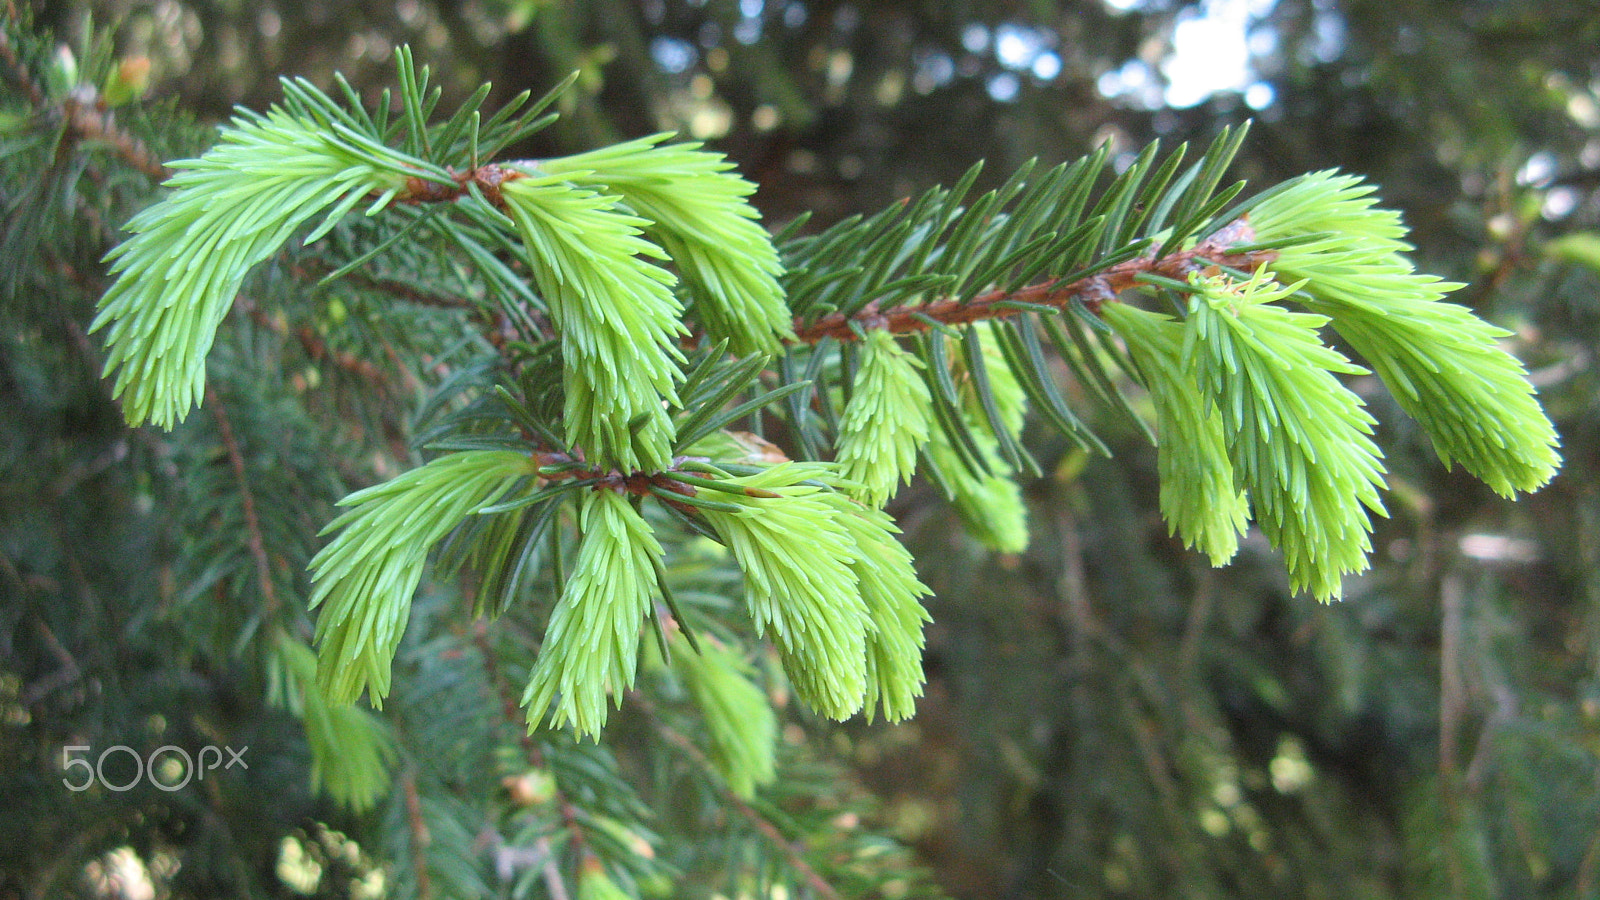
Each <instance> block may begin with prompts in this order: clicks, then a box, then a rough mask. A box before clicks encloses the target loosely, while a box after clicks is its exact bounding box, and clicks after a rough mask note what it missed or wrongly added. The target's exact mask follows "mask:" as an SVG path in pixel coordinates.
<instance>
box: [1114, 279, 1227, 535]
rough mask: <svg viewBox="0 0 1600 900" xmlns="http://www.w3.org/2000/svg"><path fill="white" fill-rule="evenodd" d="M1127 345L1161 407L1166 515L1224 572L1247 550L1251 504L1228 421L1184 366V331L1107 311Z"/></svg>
mask: <svg viewBox="0 0 1600 900" xmlns="http://www.w3.org/2000/svg"><path fill="white" fill-rule="evenodd" d="M1100 312H1101V315H1102V316H1103V317H1104V318H1105V320H1106V322H1107V323H1108V324H1110V325H1111V327H1112V328H1114V329H1116V331H1117V333H1118V334H1120V335H1121V336H1122V339H1123V341H1124V342H1125V343H1126V344H1127V347H1128V352H1129V354H1130V355H1131V356H1132V357H1133V360H1134V362H1135V364H1137V365H1138V366H1139V369H1140V371H1141V372H1142V373H1143V376H1144V384H1145V387H1146V388H1147V389H1148V390H1149V392H1150V400H1151V403H1152V404H1153V405H1154V406H1155V412H1156V432H1157V434H1158V435H1159V442H1158V443H1157V445H1156V466H1157V470H1158V474H1159V475H1160V481H1161V515H1162V517H1163V518H1165V519H1166V520H1167V527H1168V529H1169V533H1172V534H1177V535H1179V536H1180V537H1182V539H1183V542H1184V546H1187V547H1192V548H1195V549H1197V550H1199V551H1200V552H1202V553H1204V554H1206V556H1207V557H1209V558H1210V559H1211V564H1212V565H1214V566H1220V565H1222V564H1223V563H1226V562H1227V561H1228V560H1230V559H1232V558H1233V555H1234V553H1236V552H1237V551H1238V549H1239V535H1240V534H1241V533H1242V532H1243V531H1244V530H1245V528H1246V527H1247V526H1248V524H1249V520H1250V503H1249V500H1248V499H1247V498H1246V496H1245V494H1244V493H1243V492H1242V491H1240V490H1239V488H1238V486H1237V485H1236V484H1235V482H1234V478H1233V466H1232V464H1231V463H1230V462H1229V461H1228V446H1227V441H1226V439H1225V437H1224V435H1223V426H1222V418H1221V416H1219V415H1218V414H1217V411H1216V409H1215V408H1214V407H1213V406H1212V404H1211V401H1210V400H1208V399H1207V398H1205V397H1204V396H1202V395H1201V393H1200V389H1199V385H1198V384H1197V383H1196V382H1195V379H1194V376H1193V374H1192V373H1191V372H1189V370H1188V369H1187V368H1186V367H1185V365H1184V359H1183V342H1184V327H1183V324H1182V323H1181V322H1177V321H1175V320H1174V319H1173V318H1172V317H1171V316H1166V315H1162V314H1160V313H1153V312H1147V311H1145V310H1142V309H1138V308H1136V307H1133V306H1129V305H1128V304H1126V303H1108V304H1106V305H1105V306H1104V307H1102V308H1101V311H1100Z"/></svg>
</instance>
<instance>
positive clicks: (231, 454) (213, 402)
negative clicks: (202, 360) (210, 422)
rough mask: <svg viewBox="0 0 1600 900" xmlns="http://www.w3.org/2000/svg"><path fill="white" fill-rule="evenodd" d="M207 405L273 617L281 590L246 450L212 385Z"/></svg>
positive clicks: (247, 539)
mask: <svg viewBox="0 0 1600 900" xmlns="http://www.w3.org/2000/svg"><path fill="white" fill-rule="evenodd" d="M206 404H207V406H209V407H210V409H211V415H212V417H213V418H215V419H216V420H217V431H218V432H219V433H220V434H221V435H222V446H223V448H224V449H225V450H226V451H227V454H228V464H229V465H230V466H232V467H233V477H234V480H235V481H237V482H238V487H239V501H240V503H242V504H243V505H244V528H245V540H246V542H247V543H248V545H249V547H250V558H251V559H252V560H254V561H255V566H256V581H257V582H258V583H259V584H260V586H261V596H262V598H263V599H265V600H266V613H267V615H269V616H270V615H272V613H274V612H275V611H276V610H277V609H278V590H277V588H276V587H275V586H274V585H273V583H272V565H271V561H270V560H269V559H268V558H267V545H266V541H265V540H264V539H263V538H262V536H261V520H260V519H259V518H258V517H257V516H256V495H255V493H254V492H253V491H251V490H250V477H249V474H248V473H247V472H246V471H245V467H244V453H242V452H241V451H240V449H239V441H238V440H237V439H236V438H235V437H234V434H233V423H232V422H230V421H229V420H228V411H227V410H226V409H224V408H223V405H222V398H221V397H220V396H218V394H217V389H216V388H214V387H211V386H210V385H207V386H206Z"/></svg>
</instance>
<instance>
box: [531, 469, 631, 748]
mask: <svg viewBox="0 0 1600 900" xmlns="http://www.w3.org/2000/svg"><path fill="white" fill-rule="evenodd" d="M578 530H579V532H581V533H582V535H583V543H582V545H581V546H580V549H579V550H578V559H577V562H576V563H574V564H573V569H572V573H571V575H569V576H568V578H567V583H566V584H565V585H563V586H562V589H561V599H560V600H559V601H557V602H556V608H555V612H553V613H552V614H551V616H550V625H549V627H547V628H546V629H545V635H544V643H543V645H542V646H541V647H540V649H539V659H538V661H537V662H536V663H534V666H533V674H532V676H531V677H530V678H529V680H528V688H527V690H526V691H525V692H524V693H523V695H522V705H523V706H524V707H526V708H527V710H528V729H529V731H532V730H533V729H535V728H537V727H538V725H539V722H540V721H541V720H542V719H544V717H545V714H546V712H547V711H548V712H549V716H550V721H551V723H552V724H554V725H556V726H557V727H559V726H561V725H565V724H567V723H569V722H570V723H571V724H572V728H573V731H575V732H577V734H578V736H579V737H582V736H584V735H591V736H596V737H598V735H599V733H600V729H601V728H602V727H604V726H605V723H606V696H607V695H608V694H611V695H614V696H615V698H616V702H617V704H618V705H619V706H620V705H621V703H622V694H623V692H624V691H626V690H627V689H629V688H631V687H633V681H634V675H635V673H636V672H637V670H638V664H639V629H640V626H641V625H643V623H644V619H645V616H647V615H649V613H650V603H651V600H652V599H653V598H654V597H655V595H656V593H657V592H658V591H659V590H660V585H659V584H658V583H657V581H656V561H657V560H659V559H660V558H661V553H662V551H661V545H660V544H659V543H657V541H656V538H655V534H654V533H653V532H652V531H651V529H650V525H649V524H648V523H647V522H645V520H644V517H642V516H640V515H639V513H638V511H637V510H635V509H634V508H633V506H632V505H631V504H630V503H629V501H628V499H627V498H626V497H624V496H623V495H621V494H618V493H615V492H613V491H609V490H598V491H585V492H584V493H583V494H582V495H581V498H580V500H579V501H578ZM552 702H553V705H552Z"/></svg>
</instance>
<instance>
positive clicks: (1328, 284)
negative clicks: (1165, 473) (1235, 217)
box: [1250, 172, 1561, 497]
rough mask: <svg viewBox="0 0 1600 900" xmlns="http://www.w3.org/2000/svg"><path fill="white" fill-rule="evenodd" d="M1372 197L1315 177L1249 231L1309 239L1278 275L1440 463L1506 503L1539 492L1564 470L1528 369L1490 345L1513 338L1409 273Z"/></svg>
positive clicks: (1401, 245)
mask: <svg viewBox="0 0 1600 900" xmlns="http://www.w3.org/2000/svg"><path fill="white" fill-rule="evenodd" d="M1372 191H1373V188H1372V186H1371V185H1367V184H1363V183H1362V182H1361V181H1360V180H1359V179H1357V178H1355V177H1353V176H1349V175H1337V174H1335V173H1333V172H1317V173H1313V174H1311V175H1307V176H1304V177H1303V178H1300V179H1299V180H1297V181H1296V182H1295V183H1294V184H1293V185H1292V186H1291V187H1289V188H1288V189H1286V190H1283V191H1281V192H1279V193H1277V194H1275V195H1274V196H1271V197H1269V198H1267V199H1266V200H1264V201H1263V202H1262V203H1260V204H1259V205H1257V206H1256V208H1255V209H1254V210H1253V211H1252V212H1251V215H1250V220H1251V224H1252V225H1253V226H1254V227H1255V229H1256V235H1257V238H1258V239H1259V240H1263V241H1266V240H1277V239H1281V238H1285V237H1296V236H1302V235H1303V236H1314V237H1313V239H1312V240H1310V241H1307V242H1302V243H1298V244H1294V245H1292V246H1288V247H1285V248H1284V249H1283V250H1282V251H1281V252H1280V254H1279V256H1278V260H1277V261H1276V262H1275V263H1274V264H1273V268H1274V269H1275V270H1276V271H1277V272H1278V274H1279V276H1280V277H1282V278H1284V279H1307V284H1306V285H1305V287H1304V289H1303V294H1302V295H1301V296H1299V297H1297V298H1296V299H1301V300H1303V301H1304V302H1306V305H1307V306H1308V307H1310V308H1311V309H1313V310H1315V311H1316V312H1319V313H1322V314H1324V315H1327V316H1328V317H1329V318H1330V319H1332V321H1333V327H1334V329H1335V330H1337V331H1338V332H1339V334H1340V335H1341V336H1342V337H1343V338H1344V339H1345V340H1347V341H1349V342H1350V345H1351V346H1352V347H1353V348H1355V350H1356V352H1357V353H1359V354H1361V356H1362V357H1363V358H1364V359H1365V360H1366V361H1367V362H1368V364H1370V365H1371V366H1372V368H1373V370H1374V371H1376V372H1377V374H1378V376H1379V377H1380V378H1382V379H1383V381H1384V383H1385V384H1387V385H1388V386H1389V390H1390V391H1391V392H1392V393H1393V394H1394V397H1395V399H1396V400H1397V401H1398V402H1399V403H1400V406H1401V408H1402V409H1404V410H1405V411H1406V412H1407V413H1409V414H1410V415H1411V416H1412V417H1414V418H1415V419H1416V420H1417V421H1418V422H1420V423H1421V424H1422V426H1423V428H1425V429H1426V430H1427V431H1428V434H1429V436H1430V437H1432V439H1433V446H1434V449H1435V450H1436V451H1437V452H1438V454H1439V457H1440V459H1442V460H1443V461H1444V463H1445V465H1446V466H1449V465H1450V464H1451V462H1452V461H1455V460H1459V461H1460V462H1461V464H1462V465H1463V466H1465V467H1466V469H1467V471H1469V472H1471V473H1472V474H1473V475H1475V476H1477V477H1478V478H1480V479H1482V480H1483V482H1484V483H1485V484H1487V485H1489V487H1491V488H1493V489H1494V490H1495V492H1496V493H1499V494H1500V495H1502V496H1507V497H1509V496H1511V495H1512V494H1514V493H1515V492H1516V491H1519V490H1521V491H1532V490H1535V489H1537V488H1538V487H1540V486H1541V485H1543V484H1545V483H1546V482H1547V481H1549V480H1550V478H1551V477H1552V476H1554V475H1555V470H1556V468H1557V467H1558V466H1560V464H1561V457H1560V454H1559V453H1558V452H1557V450H1556V448H1557V446H1558V445H1559V439H1558V438H1557V436H1556V433H1555V428H1554V426H1552V425H1551V424H1550V420H1549V418H1548V417H1547V416H1546V415H1545V414H1544V410H1542V409H1541V408H1540V407H1539V403H1538V401H1537V400H1536V399H1535V397H1534V391H1533V385H1532V384H1530V383H1529V382H1528V378H1527V371H1526V370H1525V369H1524V368H1523V366H1522V364H1521V363H1520V362H1518V361H1517V359H1516V358H1515V357H1513V356H1511V355H1510V354H1509V353H1506V352H1505V351H1504V350H1502V349H1500V347H1499V346H1498V345H1497V343H1496V341H1497V340H1498V339H1499V338H1502V337H1505V336H1507V335H1508V334H1510V332H1508V331H1505V330H1503V329H1500V328H1496V327H1495V326H1493V325H1490V324H1489V323H1487V322H1485V321H1483V320H1482V319H1479V318H1478V317H1477V316H1475V315H1473V314H1472V312H1471V311H1470V310H1468V309H1467V308H1466V307H1464V306H1460V305H1457V304H1454V303H1447V302H1444V301H1443V299H1442V298H1443V297H1444V296H1445V295H1446V294H1448V293H1450V292H1451V291H1453V290H1455V289H1457V288H1459V287H1461V285H1459V284H1454V283H1451V282H1445V281H1441V280H1439V279H1438V278H1435V277H1433V276H1431V275H1421V274H1418V273H1417V272H1415V271H1414V270H1413V269H1412V266H1411V263H1410V262H1409V261H1408V260H1407V259H1406V258H1405V257H1404V256H1403V255H1402V254H1403V253H1405V252H1406V251H1408V250H1410V249H1411V247H1410V245H1409V244H1407V243H1405V242H1404V241H1403V240H1402V238H1403V237H1404V236H1405V226H1404V225H1402V224H1401V222H1400V216H1399V214H1398V213H1396V212H1393V211H1391V210H1385V209H1378V208H1376V207H1375V203H1376V200H1375V199H1374V198H1373V197H1372V196H1371V194H1372Z"/></svg>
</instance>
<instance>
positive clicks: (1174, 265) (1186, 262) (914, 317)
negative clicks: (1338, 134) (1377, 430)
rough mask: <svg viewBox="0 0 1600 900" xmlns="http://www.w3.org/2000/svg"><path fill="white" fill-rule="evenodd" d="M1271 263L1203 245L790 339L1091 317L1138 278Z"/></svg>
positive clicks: (874, 311)
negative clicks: (1024, 313)
mask: <svg viewBox="0 0 1600 900" xmlns="http://www.w3.org/2000/svg"><path fill="white" fill-rule="evenodd" d="M1228 238H1229V239H1228V244H1230V245H1234V244H1239V243H1241V242H1242V240H1248V236H1244V237H1243V238H1241V235H1240V233H1239V231H1237V230H1234V229H1228ZM1275 258H1277V253H1276V252H1274V251H1271V250H1255V251H1249V252H1245V253H1229V252H1227V251H1226V249H1225V247H1222V246H1219V245H1218V244H1217V243H1214V242H1211V241H1206V242H1203V243H1201V244H1200V245H1199V246H1197V247H1195V248H1193V249H1191V250H1184V251H1180V252H1178V253H1171V254H1168V255H1166V256H1162V257H1148V256H1146V257H1140V258H1138V259H1130V260H1128V261H1127V262H1124V263H1118V264H1117V265H1114V266H1112V267H1111V268H1109V269H1107V270H1105V271H1104V272H1101V273H1099V274H1098V275H1091V276H1089V277H1087V278H1080V279H1078V280H1076V281H1070V282H1067V283H1065V284H1063V283H1060V282H1058V281H1055V280H1051V281H1043V282H1040V283H1038V284H1033V285H1029V286H1027V287H1024V288H1019V289H1017V290H1014V291H998V290H997V291H989V292H987V293H983V294H979V295H978V296H977V297H974V298H973V299H971V300H968V301H962V300H960V299H959V298H955V297H947V298H945V299H943V300H935V301H933V302H932V303H925V304H923V305H921V306H897V307H895V308H893V309H890V310H887V311H882V312H880V311H879V309H878V306H877V304H876V303H869V304H867V305H866V306H865V307H864V308H863V309H862V310H861V311H860V312H857V313H855V314H854V315H851V316H846V315H843V314H842V313H833V314H831V315H827V316H823V317H822V318H820V319H818V320H817V321H815V322H812V323H811V324H809V325H803V324H802V323H800V322H796V323H795V335H796V336H797V338H798V340H799V342H800V343H804V344H814V343H816V342H817V341H820V340H822V339H823V338H830V337H831V338H834V339H836V340H841V341H853V340H855V339H856V332H855V329H853V328H852V327H851V325H852V324H853V325H855V326H856V327H857V328H882V329H885V330H887V331H890V332H893V333H894V334H907V333H910V332H916V331H926V330H928V328H930V327H931V326H930V325H929V324H928V323H927V321H926V319H932V320H934V321H935V322H940V323H943V324H945V325H965V324H967V323H969V322H976V321H980V320H983V319H1000V318H1004V317H1006V316H1014V315H1016V314H1017V313H1018V312H1020V311H1021V310H1020V309H1018V308H1017V307H1015V306H1010V305H1003V304H1011V303H1029V304H1037V305H1042V306H1051V307H1055V308H1056V309H1064V308H1066V307H1067V306H1068V305H1069V304H1070V303H1072V301H1074V300H1078V301H1080V302H1082V303H1083V304H1084V305H1085V306H1087V307H1088V308H1089V310H1090V311H1091V312H1098V311H1099V309H1100V306H1101V304H1103V303H1105V302H1107V301H1109V300H1114V299H1116V296H1117V295H1118V294H1120V293H1121V292H1123V291H1125V290H1127V289H1129V288H1131V287H1133V286H1134V285H1136V284H1138V283H1139V277H1140V276H1141V275H1160V276H1162V277H1165V278H1172V279H1177V280H1180V281H1181V280H1183V279H1184V278H1185V277H1186V276H1187V275H1188V273H1189V272H1190V271H1193V270H1194V269H1196V268H1199V267H1201V266H1206V265H1220V266H1228V267H1230V268H1235V269H1244V270H1246V271H1249V270H1252V269H1254V268H1255V267H1256V266H1259V265H1260V264H1262V263H1264V262H1270V261H1271V260H1273V259H1275Z"/></svg>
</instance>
